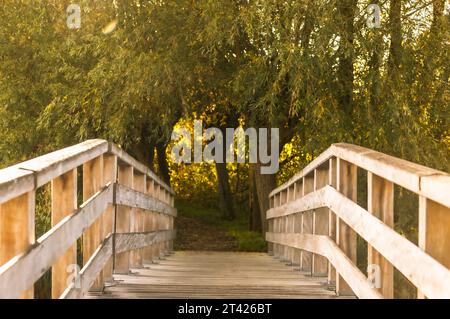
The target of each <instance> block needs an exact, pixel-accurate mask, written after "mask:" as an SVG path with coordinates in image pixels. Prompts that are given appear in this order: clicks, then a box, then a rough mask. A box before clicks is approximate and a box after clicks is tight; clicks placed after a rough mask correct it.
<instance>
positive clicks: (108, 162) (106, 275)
mask: <svg viewBox="0 0 450 319" xmlns="http://www.w3.org/2000/svg"><path fill="white" fill-rule="evenodd" d="M103 179H104V183H105V185H106V184H107V183H109V182H112V183H115V182H116V181H117V157H116V156H114V155H110V154H104V155H103ZM114 215H115V207H114V205H113V204H110V205H108V208H107V209H106V211H105V212H104V213H103V217H102V218H103V236H102V237H103V239H105V238H107V237H108V236H109V235H110V234H111V235H112V234H113V232H114ZM103 280H104V281H105V282H113V261H112V258H110V259H109V260H108V261H107V262H106V265H105V267H104V268H103Z"/></svg>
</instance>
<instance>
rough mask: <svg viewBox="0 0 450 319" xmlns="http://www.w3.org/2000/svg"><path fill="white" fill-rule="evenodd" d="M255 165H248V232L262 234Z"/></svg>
mask: <svg viewBox="0 0 450 319" xmlns="http://www.w3.org/2000/svg"><path fill="white" fill-rule="evenodd" d="M255 172H256V171H255V165H254V164H250V165H249V172H248V182H249V195H250V196H249V197H250V200H249V203H250V230H252V231H256V232H260V233H262V231H263V230H262V224H261V212H260V210H259V200H258V193H257V190H256V180H255Z"/></svg>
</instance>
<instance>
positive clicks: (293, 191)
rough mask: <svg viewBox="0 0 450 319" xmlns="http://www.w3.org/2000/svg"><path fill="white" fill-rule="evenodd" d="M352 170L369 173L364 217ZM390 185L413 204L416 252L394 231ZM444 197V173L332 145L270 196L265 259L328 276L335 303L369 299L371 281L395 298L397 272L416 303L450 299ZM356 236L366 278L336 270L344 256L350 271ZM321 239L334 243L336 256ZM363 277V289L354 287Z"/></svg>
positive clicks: (448, 205)
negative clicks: (414, 292) (342, 298)
mask: <svg viewBox="0 0 450 319" xmlns="http://www.w3.org/2000/svg"><path fill="white" fill-rule="evenodd" d="M357 168H360V169H363V170H365V171H367V196H368V198H367V209H364V208H362V207H360V206H358V205H357V204H356V196H357ZM394 185H399V186H401V187H404V188H406V189H408V190H410V191H412V192H413V193H415V194H417V196H418V202H419V236H418V237H419V245H418V246H416V245H415V244H413V243H412V242H410V241H409V240H407V239H406V238H404V237H403V236H401V235H400V234H398V233H397V232H396V231H395V230H393V226H394V200H395V198H394ZM449 194H450V175H449V174H447V173H445V172H441V171H437V170H434V169H431V168H428V167H425V166H422V165H418V164H415V163H411V162H408V161H405V160H402V159H398V158H395V157H392V156H389V155H385V154H382V153H379V152H376V151H372V150H370V149H367V148H363V147H360V146H355V145H350V144H333V145H332V146H331V147H330V148H329V149H328V150H326V151H325V152H324V153H322V154H321V155H319V156H318V157H317V158H316V159H315V160H314V161H312V162H311V163H310V164H309V165H307V166H306V167H305V168H304V169H303V170H302V171H300V172H299V173H297V174H296V175H295V176H294V177H292V178H291V179H290V180H289V181H288V182H286V183H284V184H283V185H281V186H279V187H277V188H276V189H274V190H273V191H272V192H271V193H270V196H269V198H270V209H269V210H268V211H267V214H266V217H267V220H268V232H267V235H266V237H267V240H268V242H269V252H270V253H271V254H274V255H275V256H276V257H277V258H280V259H281V260H283V261H288V262H291V263H293V264H297V265H298V266H299V267H300V268H301V269H303V270H306V271H310V272H311V273H312V275H315V276H327V277H328V283H329V285H330V287H332V288H335V289H336V292H337V293H338V294H340V295H347V294H356V295H357V296H359V297H363V298H366V297H370V296H369V295H370V289H369V288H370V287H373V286H374V281H376V282H377V284H376V285H375V288H373V289H372V290H374V291H375V292H378V293H381V295H382V296H383V297H385V298H393V296H394V288H393V287H394V279H393V268H394V267H395V268H396V269H397V270H399V271H400V272H401V273H402V274H403V275H404V276H405V277H406V278H408V279H409V280H410V281H411V282H412V283H413V284H414V285H415V286H416V287H417V289H418V297H419V298H422V297H425V296H426V297H429V298H449V297H450V271H449V268H450V256H449V255H448V251H450V196H449ZM357 235H359V236H361V237H362V239H363V240H365V241H366V242H367V244H368V265H369V269H368V274H369V276H366V275H365V274H363V273H362V272H360V271H359V270H357V269H355V266H352V267H350V266H349V265H348V264H345V263H344V264H342V263H340V264H336V256H339V255H340V254H342V253H343V254H344V255H346V256H347V257H348V258H349V260H350V261H351V262H352V263H353V265H356V253H357V249H356V238H357ZM305 236H309V237H305ZM324 237H327V238H329V240H331V241H332V242H335V243H336V245H335V246H334V249H330V247H331V246H329V245H328V244H325V242H323V238H324ZM305 238H308V240H311V241H312V242H307V241H306V239H305ZM319 238H322V239H321V240H319ZM313 242H316V244H317V245H318V246H314V245H313ZM320 245H322V246H323V247H327V249H324V248H323V247H322V248H321V249H322V250H320V249H319V248H320V247H321V246H320ZM318 247H319V248H318ZM350 273H352V274H353V276H352V277H353V278H351V277H349V274H350ZM344 274H346V276H347V277H346V276H344ZM361 275H362V276H364V277H365V278H366V279H367V280H366V281H365V282H361V281H360V280H359V281H358V280H354V278H355V277H359V278H360V277H361Z"/></svg>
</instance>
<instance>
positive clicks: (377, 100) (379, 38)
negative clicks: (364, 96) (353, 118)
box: [367, 0, 383, 123]
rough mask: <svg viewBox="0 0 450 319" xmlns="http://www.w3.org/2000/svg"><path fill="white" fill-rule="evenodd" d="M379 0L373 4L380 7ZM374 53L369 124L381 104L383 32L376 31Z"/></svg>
mask: <svg viewBox="0 0 450 319" xmlns="http://www.w3.org/2000/svg"><path fill="white" fill-rule="evenodd" d="M379 2H380V1H379V0H373V1H372V3H373V4H376V5H379ZM374 32H375V35H374V39H373V52H372V56H371V57H370V61H369V67H370V79H369V81H370V82H369V87H370V89H369V96H370V106H369V109H368V111H367V117H368V119H369V123H372V121H373V120H374V117H377V114H378V112H377V111H378V108H379V106H380V104H381V71H380V70H381V63H382V56H383V34H382V32H381V30H377V29H375V30H374Z"/></svg>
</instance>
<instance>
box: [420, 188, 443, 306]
mask: <svg viewBox="0 0 450 319" xmlns="http://www.w3.org/2000/svg"><path fill="white" fill-rule="evenodd" d="M419 247H420V248H421V249H423V250H424V251H425V252H426V253H427V254H429V255H430V256H431V257H433V258H434V259H436V260H437V261H438V262H440V263H441V264H442V265H444V266H445V267H447V268H450V254H449V252H450V208H449V207H446V206H444V205H441V204H439V203H436V202H435V201H432V200H430V199H428V198H426V197H424V196H419ZM425 297H426V296H424V294H423V293H422V292H421V291H418V298H425Z"/></svg>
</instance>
